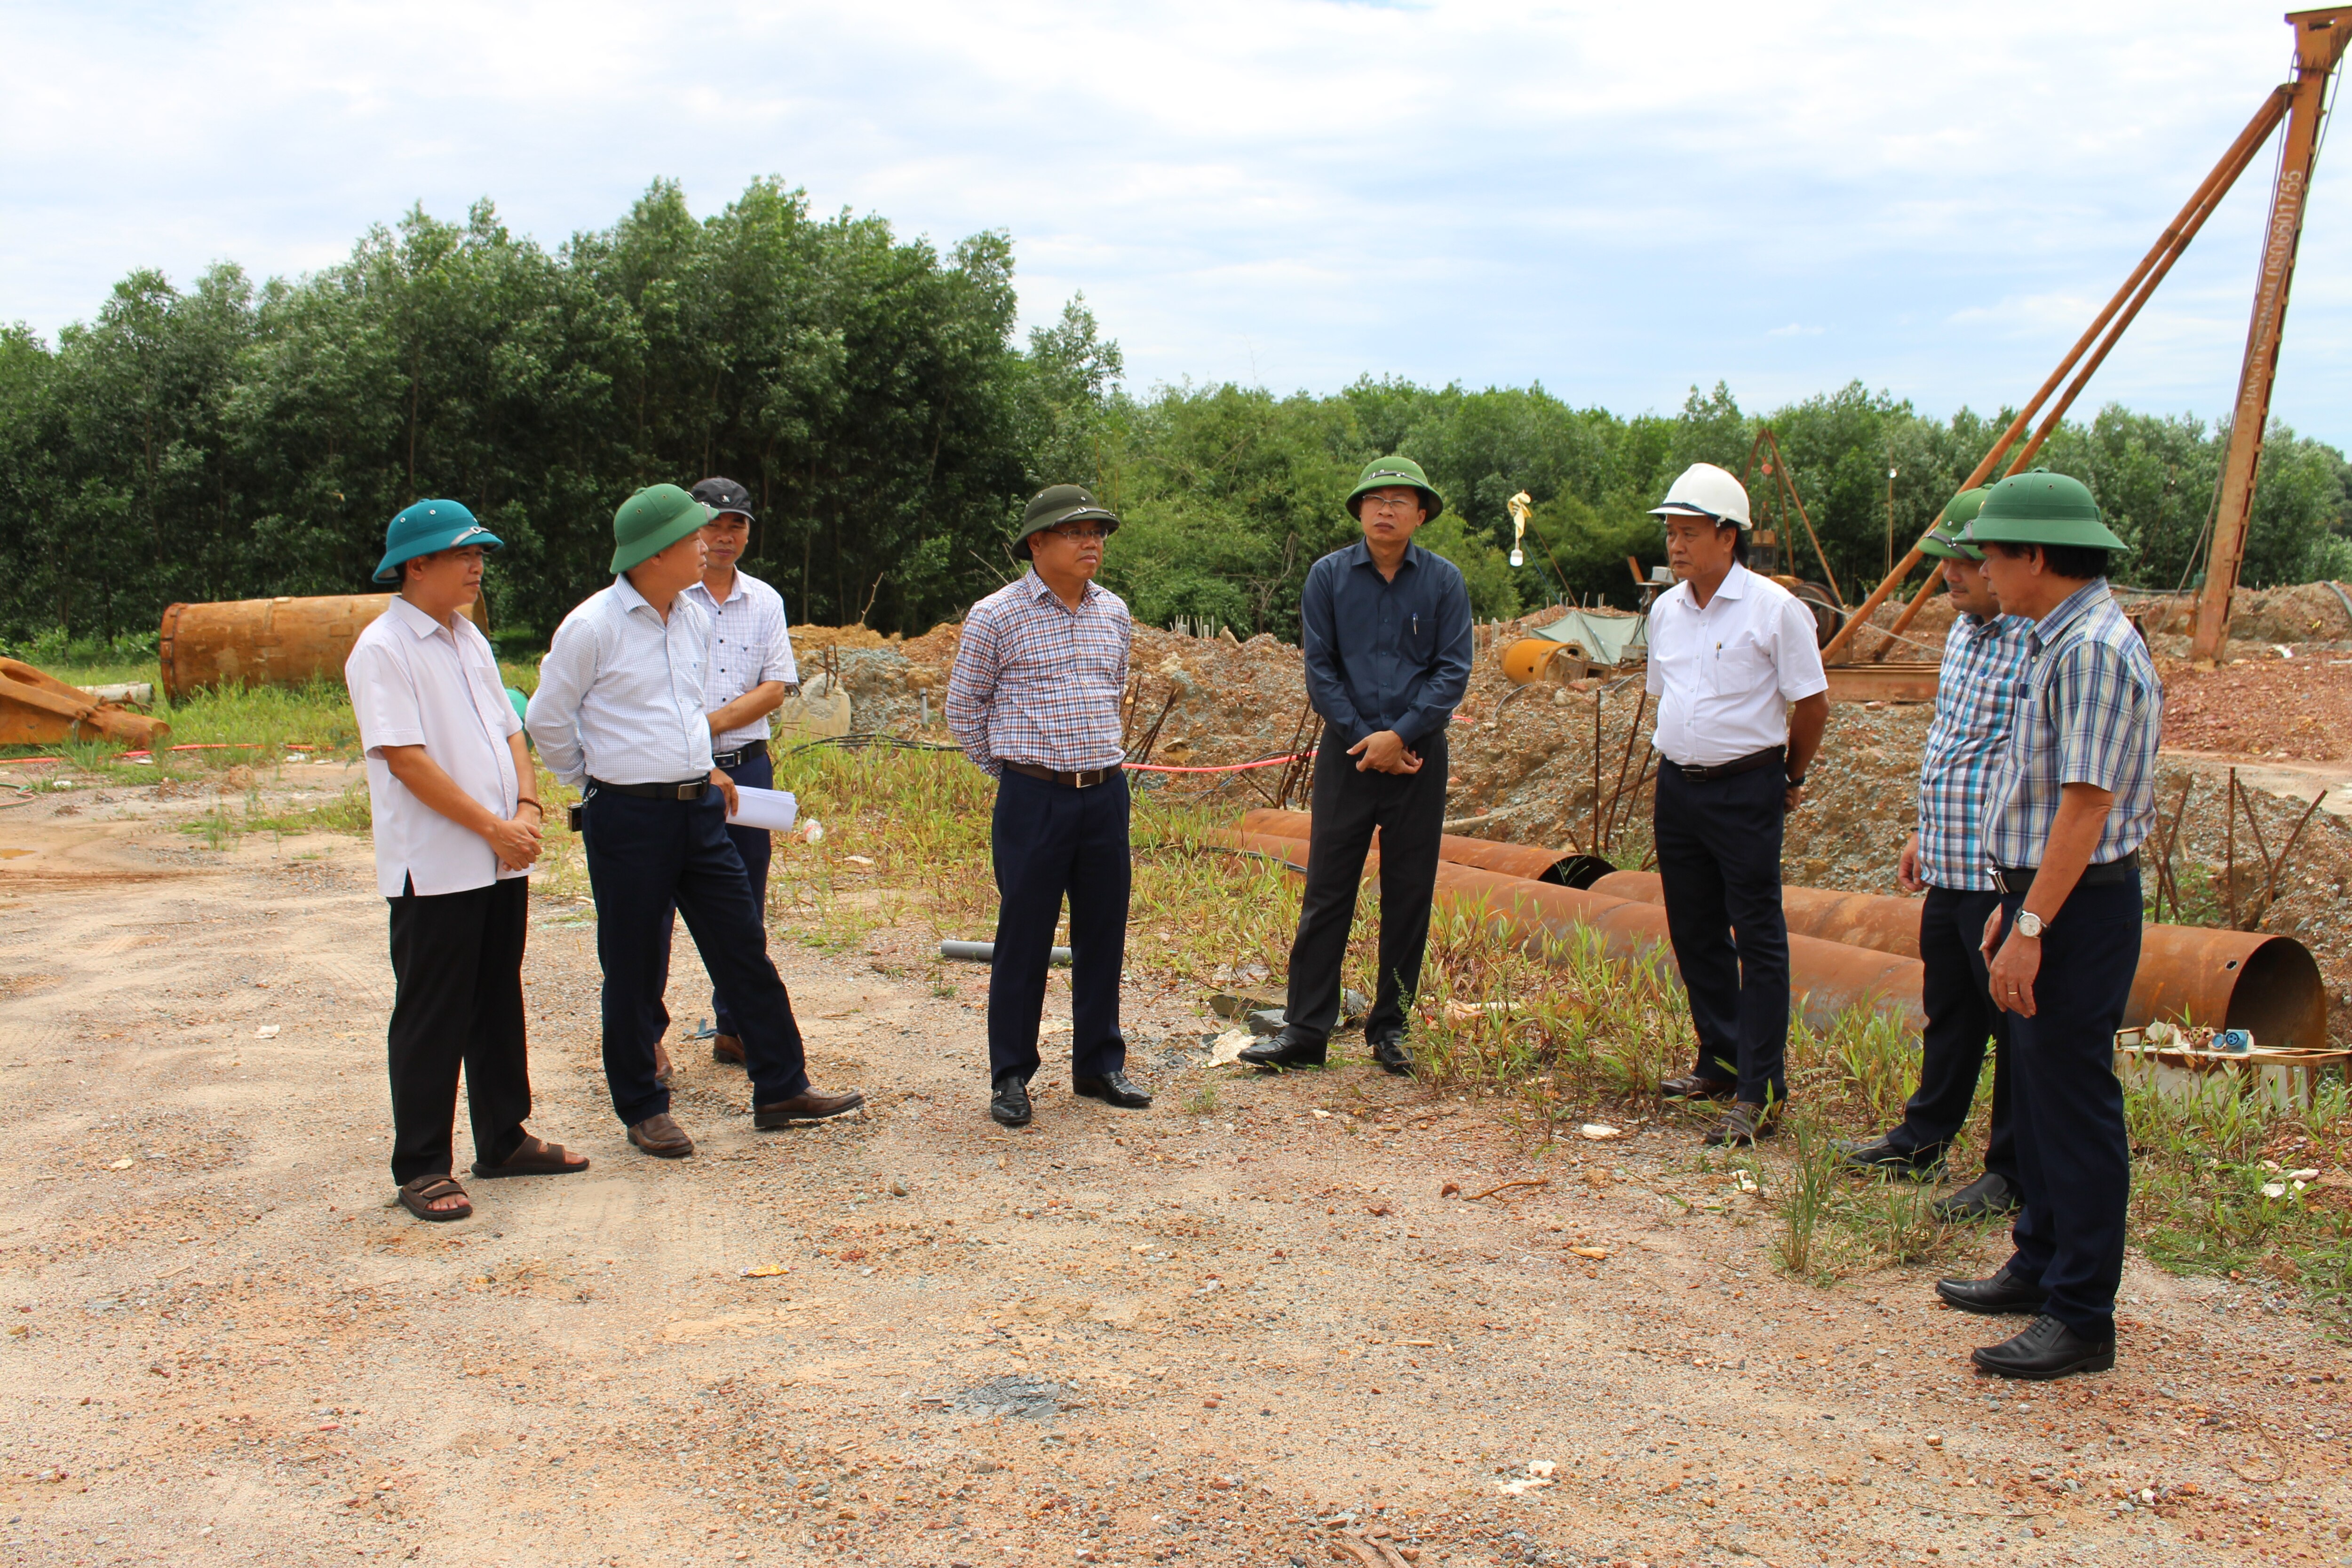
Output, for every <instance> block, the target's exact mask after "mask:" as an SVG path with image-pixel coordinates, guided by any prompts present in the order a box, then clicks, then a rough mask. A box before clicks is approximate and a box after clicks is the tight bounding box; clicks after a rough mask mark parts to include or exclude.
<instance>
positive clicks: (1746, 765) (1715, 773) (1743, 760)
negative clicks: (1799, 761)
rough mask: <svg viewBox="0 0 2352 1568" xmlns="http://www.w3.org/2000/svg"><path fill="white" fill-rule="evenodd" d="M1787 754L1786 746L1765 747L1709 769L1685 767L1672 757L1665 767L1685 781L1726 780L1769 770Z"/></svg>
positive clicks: (1716, 764) (1668, 759)
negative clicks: (1761, 769) (1738, 774)
mask: <svg viewBox="0 0 2352 1568" xmlns="http://www.w3.org/2000/svg"><path fill="white" fill-rule="evenodd" d="M1788 754H1789V749H1788V748H1787V747H1786V746H1767V747H1765V748H1764V749H1763V750H1762V751H1760V752H1748V754H1747V755H1746V756H1744V757H1734V758H1732V759H1731V761H1729V762H1727V763H1715V764H1714V765H1712V766H1710V767H1704V768H1693V767H1685V766H1684V765H1683V764H1682V763H1678V762H1675V760H1674V759H1673V758H1672V757H1669V758H1667V759H1666V765H1667V766H1668V767H1670V768H1672V769H1674V770H1675V772H1676V773H1680V774H1682V775H1683V777H1685V778H1686V779H1727V778H1730V777H1732V776H1733V775H1734V774H1737V773H1754V772H1755V771H1756V770H1757V769H1758V768H1769V767H1770V766H1771V765H1772V764H1773V763H1777V762H1780V761H1781V760H1782V759H1783V758H1785V757H1786V756H1787V755H1788Z"/></svg>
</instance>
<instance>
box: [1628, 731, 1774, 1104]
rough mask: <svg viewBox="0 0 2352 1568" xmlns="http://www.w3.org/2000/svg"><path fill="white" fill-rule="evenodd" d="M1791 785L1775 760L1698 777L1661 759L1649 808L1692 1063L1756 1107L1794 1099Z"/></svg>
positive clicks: (1698, 1070) (1706, 1075)
mask: <svg viewBox="0 0 2352 1568" xmlns="http://www.w3.org/2000/svg"><path fill="white" fill-rule="evenodd" d="M1788 787H1789V780H1788V774H1787V773H1786V772H1785V771H1784V770H1783V769H1782V768H1781V767H1780V765H1779V764H1778V763H1774V764H1772V765H1770V766H1768V767H1761V768H1754V769H1751V770H1749V771H1748V772H1747V773H1734V774H1732V775H1731V776H1730V777H1729V778H1721V779H1696V780H1694V779H1687V778H1685V777H1684V776H1683V774H1682V770H1680V769H1679V768H1676V767H1675V766H1673V765H1672V764H1671V763H1663V762H1662V763H1660V764H1659V767H1658V792H1657V795H1656V805H1655V809H1654V815H1653V817H1652V823H1653V831H1654V834H1655V835H1656V838H1657V846H1658V878H1659V880H1660V881H1661V882H1662V883H1664V889H1665V896H1666V934H1667V935H1668V936H1669V937H1670V938H1672V939H1673V942H1674V946H1675V966H1676V967H1677V968H1679V969H1680V970H1681V971H1682V977H1683V989H1684V990H1685V992H1687V993H1688V994H1689V995H1690V1010H1691V1023H1692V1025H1693V1026H1695V1028H1696V1031H1697V1034H1698V1063H1697V1065H1696V1067H1694V1068H1692V1069H1691V1070H1692V1071H1693V1072H1695V1073H1696V1074H1697V1075H1698V1076H1699V1077H1701V1078H1705V1079H1715V1080H1716V1081H1717V1082H1718V1083H1730V1084H1734V1085H1736V1086H1737V1093H1738V1097H1739V1098H1740V1099H1741V1100H1746V1101H1748V1103H1749V1104H1751V1105H1761V1104H1764V1103H1765V1102H1766V1100H1767V1099H1768V1097H1769V1100H1770V1101H1771V1102H1772V1103H1774V1104H1780V1103H1782V1102H1784V1101H1786V1100H1788V1098H1789V1081H1788V1078H1787V1076H1786V1073H1785V1071H1784V1067H1785V1062H1786V1058H1787V1057H1788V1051H1789V921H1788V919H1787V917H1786V916H1784V915H1783V914H1782V913H1781V912H1780V823H1781V819H1782V817H1784V816H1786V815H1787V799H1788ZM1735 933H1737V934H1735Z"/></svg>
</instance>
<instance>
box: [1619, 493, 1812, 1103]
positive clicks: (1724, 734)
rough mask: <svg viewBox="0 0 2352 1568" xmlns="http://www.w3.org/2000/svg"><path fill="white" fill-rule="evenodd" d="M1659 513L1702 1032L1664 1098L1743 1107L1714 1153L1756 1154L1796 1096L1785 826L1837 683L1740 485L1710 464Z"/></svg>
mask: <svg viewBox="0 0 2352 1568" xmlns="http://www.w3.org/2000/svg"><path fill="white" fill-rule="evenodd" d="M1651 513H1652V515H1653V516H1655V517H1657V518H1658V519H1660V520H1661V521H1664V524H1665V529H1666V561H1667V563H1668V564H1669V565H1670V566H1672V567H1673V569H1674V574H1675V579H1676V581H1675V586H1674V587H1672V588H1670V589H1668V590H1667V591H1666V592H1665V593H1664V594H1662V595H1659V596H1658V599H1657V602H1656V603H1655V604H1654V605H1651V606H1650V627H1649V643H1650V668H1649V690H1650V695H1651V696H1653V697H1655V698H1656V699H1657V700H1658V728H1657V732H1656V734H1655V735H1654V737H1653V741H1652V743H1653V744H1654V745H1655V746H1656V747H1657V750H1658V755H1659V763H1658V793H1657V801H1656V812H1655V816H1654V830H1655V833H1656V838H1657V847H1658V876H1659V878H1660V879H1661V880H1662V881H1663V882H1664V888H1665V899H1666V931H1667V934H1668V935H1669V936H1670V937H1671V938H1672V939H1673V942H1674V947H1675V964H1676V966H1677V967H1678V968H1680V970H1681V971H1682V977H1683V988H1684V990H1685V991H1686V992H1687V993H1688V994H1689V995H1690V1009H1691V1023H1692V1025H1693V1026H1694V1027H1695V1029H1696V1033H1697V1035H1698V1060H1697V1062H1696V1065H1695V1066H1694V1067H1693V1068H1691V1070H1690V1071H1689V1072H1687V1073H1685V1074H1684V1075H1683V1076H1682V1077H1680V1078H1674V1079H1667V1080H1666V1081H1665V1082H1664V1083H1662V1084H1660V1085H1659V1086H1658V1092H1659V1093H1660V1094H1661V1095H1663V1096H1664V1097H1666V1098H1668V1099H1679V1100H1720V1101H1727V1102H1728V1103H1727V1105H1726V1107H1725V1110H1724V1114H1723V1120H1722V1121H1720V1122H1719V1123H1718V1124H1717V1126H1716V1128H1715V1130H1714V1131H1711V1132H1709V1133H1708V1134H1707V1135H1706V1142H1709V1143H1715V1144H1733V1145H1738V1144H1748V1143H1753V1142H1755V1141H1756V1140H1757V1139H1759V1138H1760V1137H1764V1136H1767V1135H1769V1133H1770V1132H1771V1131H1773V1126H1774V1121H1775V1118H1776V1116H1777V1113H1778V1112H1779V1110H1780V1106H1781V1105H1782V1104H1784V1103H1785V1102H1786V1101H1787V1100H1788V1098H1789V1085H1788V1079H1787V1078H1786V1076H1785V1074H1784V1072H1783V1066H1782V1064H1783V1058H1785V1056H1786V1054H1787V1050H1788V1043H1789V924H1788V921H1787V919H1786V917H1785V916H1783V915H1782V913H1781V911H1780V826H1781V822H1782V819H1783V818H1784V816H1786V815H1787V813H1788V812H1790V810H1792V809H1794V808H1795V806H1796V805H1797V804H1798V802H1799V801H1800V800H1801V799H1802V798H1803V795H1804V784H1805V769H1806V767H1807V765H1808V764H1809V763H1811V761H1812V758H1813V752H1815V751H1816V750H1817V749H1819V747H1820V745H1821V743H1822V725H1823V724H1824V723H1826V722H1827V721H1828V719H1829V711H1830V702H1829V696H1828V693H1829V678H1828V677H1827V676H1825V675H1823V674H1822V655H1821V647H1820V644H1819V641H1818V638H1817V635H1816V631H1815V625H1814V621H1813V614H1812V611H1811V609H1809V608H1807V607H1806V606H1805V605H1804V604H1802V603H1801V601H1800V600H1799V599H1798V598H1797V596H1796V595H1793V594H1791V593H1790V592H1789V591H1788V590H1787V589H1786V588H1783V587H1782V586H1780V584H1778V583H1775V582H1773V581H1772V580H1771V579H1770V578H1769V577H1762V576H1759V575H1757V574H1755V573H1752V572H1750V571H1748V567H1747V565H1746V564H1745V562H1746V558H1747V554H1748V528H1749V526H1750V524H1749V521H1748V491H1747V490H1746V489H1743V488H1742V487H1741V485H1740V483H1739V481H1738V479H1733V478H1732V477H1731V476H1730V475H1729V474H1727V473H1726V472H1725V471H1724V470H1723V469H1721V468H1717V467H1716V466H1715V465H1714V464H1712V463H1695V464H1693V465H1692V466H1691V467H1690V468H1686V469H1685V470H1684V472H1683V476H1682V478H1680V479H1676V480H1675V483H1674V488H1673V489H1669V490H1667V492H1666V499H1665V500H1664V501H1663V502H1661V503H1660V504H1658V505H1657V506H1655V507H1653V508H1652V509H1651Z"/></svg>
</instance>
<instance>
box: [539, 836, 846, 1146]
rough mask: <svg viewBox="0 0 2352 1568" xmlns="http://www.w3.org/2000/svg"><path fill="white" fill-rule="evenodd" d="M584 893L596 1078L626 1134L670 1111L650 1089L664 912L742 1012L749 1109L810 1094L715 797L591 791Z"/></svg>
mask: <svg viewBox="0 0 2352 1568" xmlns="http://www.w3.org/2000/svg"><path fill="white" fill-rule="evenodd" d="M582 838H583V842H584V843H585V845H586V847H587V850H588V885H589V887H590V889H592V890H593V892H594V894H595V897H596V960H597V963H599V964H600V965H601V966H602V967H603V969H604V1081H605V1085H606V1087H607V1088H609V1089H611V1090H612V1094H613V1110H614V1112H616V1113H617V1114H618V1115H619V1116H620V1118H621V1120H622V1121H624V1122H626V1123H628V1124H629V1125H631V1126H634V1125H635V1124H636V1123H637V1122H640V1121H644V1120H645V1119H646V1118H647V1117H648V1116H656V1115H659V1114H660V1113H661V1112H663V1111H666V1110H668V1109H669V1091H668V1090H667V1089H664V1088H662V1087H661V1086H660V1085H659V1084H657V1083H656V1082H655V1081H654V1042H655V1041H656V1040H658V1039H660V1038H661V1034H662V1030H663V1029H664V1028H665V1027H666V1026H667V1023H668V1018H669V1015H668V1013H667V1012H666V1011H665V1010H664V1009H663V1007H662V992H663V990H664V988H665V987H666V986H667V984H668V981H669V934H670V910H672V908H673V907H675V909H676V910H677V912H678V913H679V914H681V915H683V916H685V917H686V929H687V931H688V934H689V935H691V936H692V937H693V938H694V946H695V951H696V952H699V953H700V954H701V955H702V967H703V968H704V969H706V970H708V971H709V973H710V979H711V984H714V985H716V986H718V987H719V988H720V989H721V990H723V991H724V992H725V993H726V994H727V996H728V998H729V1000H730V1002H732V1003H733V1004H734V1005H735V1006H736V1007H737V1008H738V1009H740V1013H739V1015H738V1016H737V1019H736V1022H737V1024H738V1025H739V1026H740V1031H741V1033H740V1038H741V1040H742V1042H743V1057H744V1063H745V1065H746V1066H747V1067H748V1068H750V1069H751V1100H752V1103H753V1104H755V1105H772V1104H773V1103H774V1102H776V1101H777V1100H790V1099H791V1098H792V1097H793V1096H794V1095H796V1094H799V1093H800V1092H801V1091H802V1090H803V1089H807V1088H808V1074H807V1072H806V1071H805V1070H804V1069H803V1065H802V1060H801V1031H800V1026H799V1025H798V1024H796V1023H795V1022H794V1021H793V1004H792V998H791V997H790V996H788V995H786V994H785V992H784V983H783V981H782V980H781V979H780V978H778V977H777V974H776V966H775V965H774V964H773V963H770V962H769V960H768V933H767V930H766V928H765V927H764V926H763V925H762V924H761V920H760V910H759V906H757V905H756V904H754V903H753V902H752V901H751V880H750V879H749V878H747V877H746V876H745V875H744V872H743V858H742V857H741V856H740V855H739V854H737V853H736V850H735V844H734V841H733V840H732V839H730V837H728V836H727V805H726V802H725V801H724V800H722V799H721V798H720V797H719V792H718V791H716V790H712V791H710V792H709V794H707V795H704V796H703V797H702V798H701V799H700V800H695V801H677V800H647V799H646V798H644V797H643V796H641V795H618V794H615V793H614V792H613V791H611V790H597V791H595V792H594V793H593V794H592V795H589V796H588V802H587V820H586V827H585V829H584V831H583V835H582Z"/></svg>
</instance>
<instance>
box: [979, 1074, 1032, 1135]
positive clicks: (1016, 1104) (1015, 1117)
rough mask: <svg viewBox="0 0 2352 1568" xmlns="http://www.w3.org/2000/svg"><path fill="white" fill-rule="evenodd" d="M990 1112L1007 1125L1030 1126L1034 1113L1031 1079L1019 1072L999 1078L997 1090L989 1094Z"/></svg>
mask: <svg viewBox="0 0 2352 1568" xmlns="http://www.w3.org/2000/svg"><path fill="white" fill-rule="evenodd" d="M988 1113H989V1115H991V1116H992V1117H994V1118H995V1119H996V1120H997V1121H998V1122H999V1123H1001V1124H1002V1125H1003V1126H1006V1127H1026V1126H1028V1125H1029V1118H1030V1117H1031V1115H1032V1114H1034V1113H1033V1112H1032V1111H1031V1110H1030V1109H1029V1080H1028V1079H1025V1078H1023V1077H1022V1076H1021V1075H1020V1074H1019V1073H1017V1072H1009V1073H1006V1074H1005V1075H1004V1076H1003V1078H1001V1079H997V1080H996V1092H995V1093H993V1094H992V1095H991V1096H989V1100H988Z"/></svg>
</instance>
